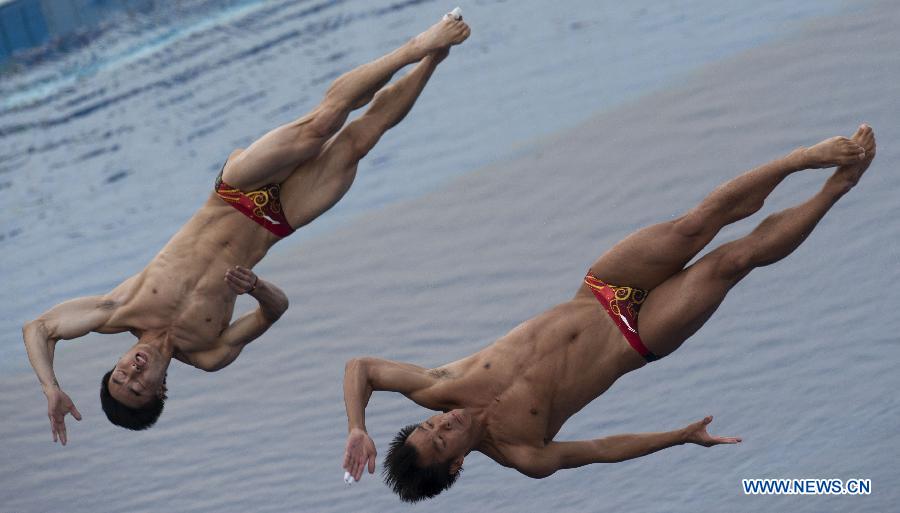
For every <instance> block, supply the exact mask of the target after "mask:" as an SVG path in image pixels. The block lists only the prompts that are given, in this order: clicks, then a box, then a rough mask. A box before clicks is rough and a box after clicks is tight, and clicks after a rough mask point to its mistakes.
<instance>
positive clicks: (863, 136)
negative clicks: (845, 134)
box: [831, 123, 875, 190]
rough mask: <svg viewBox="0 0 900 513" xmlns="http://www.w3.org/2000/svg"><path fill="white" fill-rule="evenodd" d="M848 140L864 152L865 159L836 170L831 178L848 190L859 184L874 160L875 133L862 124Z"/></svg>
mask: <svg viewBox="0 0 900 513" xmlns="http://www.w3.org/2000/svg"><path fill="white" fill-rule="evenodd" d="M850 139H851V140H852V141H853V142H855V143H856V144H858V145H859V146H861V147H862V148H863V150H865V152H866V156H865V158H863V160H862V161H861V162H857V163H855V164H846V165H843V166H841V167H839V168H837V171H835V172H834V174H833V175H832V176H831V180H833V181H838V182H841V183H843V184H844V185H846V186H848V187H847V189H848V190H849V189H850V188H851V187H853V186H854V185H856V184H857V183H858V182H859V179H860V178H861V177H862V175H863V173H865V172H866V169H869V164H871V163H872V160H874V159H875V131H874V130H872V127H870V126H869V125H866V124H865V123H864V124H862V125H859V129H857V130H856V133H855V134H853V137H851V138H850Z"/></svg>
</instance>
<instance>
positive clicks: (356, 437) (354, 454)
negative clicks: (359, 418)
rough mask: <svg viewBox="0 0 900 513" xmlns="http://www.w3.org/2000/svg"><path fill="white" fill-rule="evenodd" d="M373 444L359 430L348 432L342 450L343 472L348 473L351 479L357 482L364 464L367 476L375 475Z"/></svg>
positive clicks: (369, 438) (366, 434) (368, 437)
mask: <svg viewBox="0 0 900 513" xmlns="http://www.w3.org/2000/svg"><path fill="white" fill-rule="evenodd" d="M375 456H376V452H375V442H373V441H372V438H371V437H370V436H369V434H368V433H366V432H365V431H363V430H362V429H359V428H353V429H351V430H350V434H349V435H347V447H346V448H345V449H344V470H346V471H347V472H350V475H351V476H353V479H354V480H356V481H359V478H361V477H362V474H363V469H365V468H366V464H367V463H368V466H369V474H374V473H375Z"/></svg>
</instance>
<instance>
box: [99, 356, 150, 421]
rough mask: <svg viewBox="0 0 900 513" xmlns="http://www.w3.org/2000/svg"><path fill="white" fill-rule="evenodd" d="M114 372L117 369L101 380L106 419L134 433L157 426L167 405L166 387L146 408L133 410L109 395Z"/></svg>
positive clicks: (101, 400) (102, 402)
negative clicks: (110, 378) (110, 380)
mask: <svg viewBox="0 0 900 513" xmlns="http://www.w3.org/2000/svg"><path fill="white" fill-rule="evenodd" d="M113 370H115V367H114V368H113V369H111V370H110V371H109V372H107V373H106V374H104V375H103V379H102V380H100V405H101V406H103V412H104V413H106V418H108V419H109V421H110V422H112V423H113V424H115V425H117V426H121V427H123V428H126V429H131V430H134V431H141V430H144V429H147V428H149V427H151V426H153V424H156V420H157V419H159V416H160V415H161V414H162V411H163V406H165V405H166V392H165V386H164V387H163V392H162V394H160V395H158V396H156V397H155V398H154V399H153V400H152V401H150V403H149V404H147V405H146V406H143V407H141V408H131V407H128V406H125V405H124V404H122V403H121V402H119V401H117V400H116V399H115V398H114V397H113V396H112V394H110V393H109V377H110V376H111V375H112V373H113ZM163 385H165V378H163Z"/></svg>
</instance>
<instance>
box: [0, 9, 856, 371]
mask: <svg viewBox="0 0 900 513" xmlns="http://www.w3.org/2000/svg"><path fill="white" fill-rule="evenodd" d="M738 4H740V5H738ZM165 5H170V6H172V5H174V6H175V7H170V8H169V9H170V10H157V11H155V12H153V13H150V14H147V15H143V16H134V17H132V18H127V17H123V18H117V23H118V25H117V26H115V27H109V28H107V29H105V31H104V32H103V33H102V34H100V35H99V36H98V37H97V39H95V40H93V41H92V42H91V43H90V44H88V45H87V46H85V47H83V48H80V49H78V50H75V51H73V52H72V53H68V54H64V55H60V56H57V57H54V58H52V59H50V60H49V61H47V62H43V63H40V64H34V65H33V67H29V68H25V69H20V70H18V71H17V72H16V73H12V74H6V75H4V76H3V77H2V80H0V102H2V110H0V204H2V205H3V206H4V208H3V209H2V214H0V251H2V254H3V265H2V266H0V282H2V283H3V284H4V287H3V291H2V294H3V301H2V305H0V309H2V310H0V362H2V363H0V365H2V366H3V367H5V368H9V367H15V368H22V366H24V365H26V363H25V360H24V351H23V349H22V347H21V342H20V341H19V329H18V328H19V326H20V325H21V324H22V322H23V321H24V320H26V319H29V318H32V317H34V316H36V315H38V314H39V313H40V312H42V311H44V310H46V309H47V308H49V307H50V306H52V305H53V304H56V303H58V302H59V301H61V300H64V299H67V298H69V297H72V296H74V295H82V294H99V293H103V292H105V291H107V290H109V289H110V288H111V287H113V286H114V285H115V284H117V283H118V282H120V281H121V280H122V279H124V278H126V277H127V276H129V275H131V274H133V273H135V272H138V271H139V270H140V269H141V268H142V266H143V265H144V264H145V263H146V262H147V261H149V260H150V258H152V256H153V255H154V253H155V252H156V251H157V250H158V249H159V248H160V247H161V246H162V245H163V244H164V243H165V241H166V240H167V239H168V237H170V236H171V234H173V233H174V232H175V231H176V230H177V229H178V227H179V226H180V225H181V224H182V223H183V222H184V221H185V220H187V219H188V218H189V217H190V215H191V214H192V212H193V211H194V210H195V209H196V208H197V207H198V205H199V204H200V203H201V202H202V201H203V200H204V199H205V197H206V195H208V193H209V191H210V189H211V186H212V182H213V179H214V177H215V173H216V172H217V171H218V169H219V168H220V167H221V165H222V163H223V161H224V159H225V157H226V156H227V155H228V153H229V152H230V151H231V150H232V149H233V148H235V147H245V146H247V145H248V144H250V143H251V142H252V141H253V140H254V139H255V138H257V137H259V136H260V135H261V134H263V133H264V132H265V131H267V130H269V129H271V128H273V127H275V126H277V125H279V124H281V123H284V122H287V121H290V120H291V119H293V118H295V117H297V116H299V115H302V114H303V113H304V112H307V111H308V110H310V109H311V108H313V107H314V106H315V104H316V103H317V102H318V101H319V99H320V98H321V97H322V94H323V92H324V90H325V89H326V87H327V86H328V83H329V82H330V81H331V80H332V79H334V78H335V77H337V76H338V75H340V74H341V73H343V72H345V71H347V70H349V69H351V68H353V67H355V66H357V65H359V64H362V63H364V62H366V61H369V60H372V59H374V58H376V57H378V56H380V55H382V54H384V53H387V52H388V51H390V50H392V49H393V48H395V47H397V46H398V45H399V44H401V43H402V42H403V41H405V40H406V39H407V38H409V37H411V36H413V35H415V34H416V33H417V32H419V31H421V30H422V29H424V28H426V27H427V26H428V25H430V24H431V23H432V22H434V21H435V20H436V19H437V18H439V16H440V15H441V13H443V12H444V11H445V10H446V9H447V8H448V7H449V6H447V5H445V4H443V3H440V2H435V1H428V0H424V1H404V2H394V1H389V0H378V1H370V0H366V1H362V0H357V1H340V0H332V1H321V0H320V1H316V0H305V1H280V2H264V3H259V2H254V1H229V2H216V1H210V0H194V1H192V2H179V3H176V4H165ZM547 5H548V4H547V3H546V2H540V1H537V0H528V1H517V2H509V1H498V0H481V1H473V2H469V3H463V4H462V7H463V11H464V15H465V17H466V19H467V20H468V21H469V22H470V24H471V26H472V29H473V32H472V37H471V38H470V40H469V41H467V42H466V43H465V44H464V45H462V46H461V47H459V48H455V49H454V50H453V52H452V53H451V55H450V57H449V58H448V59H447V60H446V61H445V62H444V63H443V64H442V65H441V67H440V69H438V71H437V72H436V74H435V76H434V77H433V79H432V80H431V83H430V84H429V85H428V87H427V88H426V90H425V92H424V93H423V95H422V97H421V98H420V100H419V102H418V104H417V105H416V106H415V108H414V109H413V111H412V113H411V114H410V115H409V116H408V117H407V119H406V120H404V122H403V123H402V124H400V125H399V126H398V127H396V128H395V129H393V130H392V131H391V132H390V133H388V134H387V135H386V136H385V137H384V138H383V139H382V141H381V143H380V144H379V146H378V147H377V148H376V149H375V150H374V151H372V152H371V154H370V155H369V156H368V157H367V158H366V159H365V160H364V161H363V162H362V164H361V165H360V169H359V173H358V178H357V181H356V183H355V184H354V186H353V188H352V189H351V191H350V193H349V194H348V195H347V196H346V197H345V198H344V200H342V201H341V203H340V204H339V205H338V206H337V207H336V208H335V209H334V210H333V211H332V212H329V213H328V214H326V215H325V216H323V217H322V218H321V219H319V220H317V221H316V222H315V223H313V224H312V225H311V226H309V227H306V228H304V229H303V230H301V232H300V233H298V234H297V235H295V236H293V237H292V238H291V239H288V240H287V241H285V242H283V243H282V245H296V244H298V243H299V242H300V241H302V240H304V239H305V238H308V237H310V236H316V235H317V234H322V233H326V232H329V231H331V230H332V229H333V228H334V227H335V226H339V225H341V224H343V223H346V222H348V221H350V220H352V219H354V218H356V217H358V216H361V215H365V214H366V213H368V212H373V211H374V210H376V209H379V208H381V207H383V206H385V205H388V204H391V203H394V202H397V201H399V200H402V199H406V198H411V197H415V196H417V195H420V194H422V193H423V192H426V191H430V190H433V189H435V188H436V187H439V186H440V185H441V184H444V183H446V182H447V181H448V180H450V179H452V178H453V177H455V176H459V175H460V174H463V173H466V172H468V171H471V170H473V169H476V168H479V167H481V166H484V165H486V164H488V163H491V162H495V161H497V160H500V159H505V158H508V157H510V156H513V155H516V154H518V153H521V152H528V151H529V149H530V145H531V144H532V141H534V140H535V139H536V138H539V137H541V136H544V135H547V134H550V133H554V132H556V131H559V130H561V129H565V128H568V127H571V126H574V125H576V124H577V123H579V122H581V121H583V120H584V119H586V118H588V117H589V116H591V115H592V114H595V113H597V112H600V111H602V110H604V109H610V108H613V107H615V106H617V105H621V104H623V103H624V102H627V101H629V100H632V99H635V98H637V97H639V96H641V95H643V94H647V93H648V92H651V91H654V90H658V89H661V88H664V87H668V86H672V85H677V84H678V83H679V81H680V80H681V79H682V77H685V76H686V75H687V74H688V73H690V72H691V71H692V70H694V69H697V68H698V67H700V66H703V65H704V64H707V63H710V62H713V61H715V60H717V59H721V58H723V57H726V56H729V55H733V54H735V53H737V52H741V51H742V50H745V49H747V48H751V47H753V46H755V45H759V44H761V43H764V42H766V41H770V40H773V39H774V38H778V37H788V36H789V35H790V34H791V33H792V31H795V30H797V29H799V28H801V27H803V26H804V23H805V22H806V21H807V20H810V19H812V18H814V17H816V16H821V15H826V14H829V13H834V12H837V11H838V10H839V9H840V8H841V6H842V5H843V4H842V3H841V2H839V1H836V0H835V1H799V2H797V1H774V2H753V3H744V2H741V3H733V2H716V1H712V0H694V1H687V2H651V1H641V2H629V3H628V4H627V5H625V4H622V3H620V2H613V1H602V2H598V1H593V0H592V1H588V0H580V1H567V2H561V3H558V4H554V6H553V7H552V8H548V7H547ZM178 6H180V7H178ZM179 9H180V10H179ZM647 121H648V123H652V120H647Z"/></svg>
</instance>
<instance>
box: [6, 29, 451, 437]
mask: <svg viewBox="0 0 900 513" xmlns="http://www.w3.org/2000/svg"><path fill="white" fill-rule="evenodd" d="M452 14H455V13H452ZM468 36H469V27H468V26H467V25H466V23H464V22H463V21H462V19H461V17H460V16H458V15H447V16H445V17H444V18H443V19H442V20H441V21H440V22H438V23H436V24H435V25H433V26H432V27H431V28H429V29H428V30H426V31H425V32H423V33H421V34H419V35H418V36H416V37H414V38H412V39H411V40H410V41H408V42H407V43H406V44H404V45H403V46H401V47H400V48H398V49H396V50H394V51H393V52H391V53H389V54H387V55H385V56H383V57H381V58H379V59H377V60H375V61H373V62H370V63H368V64H365V65H363V66H360V67H358V68H356V69H354V70H352V71H350V72H348V73H346V74H344V75H342V76H341V77H339V78H338V79H337V80H335V81H334V83H332V84H331V86H330V87H329V89H328V91H327V92H326V93H325V98H324V99H323V100H322V102H321V103H320V104H319V105H318V106H317V107H316V108H315V109H313V110H312V112H310V113H309V114H307V115H305V116H303V117H301V118H299V119H297V120H295V121H293V122H291V123H288V124H286V125H283V126H280V127H278V128H276V129H274V130H272V131H270V132H269V133H267V134H265V135H264V136H263V137H261V138H260V139H259V140H257V141H255V142H254V143H253V144H252V145H250V147H248V148H247V149H246V150H235V151H233V152H232V153H231V155H229V157H228V159H227V161H226V163H225V165H224V167H223V169H222V172H221V173H220V174H219V176H218V178H217V180H216V183H215V188H214V191H213V192H212V194H210V196H209V199H207V201H206V203H205V204H204V205H203V206H202V207H201V208H200V210H198V211H197V212H196V213H195V214H194V216H193V217H192V218H191V219H190V220H189V221H188V222H187V224H185V225H184V226H183V227H182V228H181V230H179V231H178V232H177V233H176V234H175V235H174V236H173V237H172V239H171V240H170V241H169V242H168V243H167V244H166V246H165V247H164V248H163V249H162V251H160V252H159V254H157V255H156V257H154V258H153V260H152V261H151V262H150V263H149V264H148V265H147V267H145V268H144V269H143V270H142V271H141V272H140V273H138V274H137V275H135V276H132V277H131V278H129V279H127V280H125V281H124V282H123V283H121V284H120V285H118V286H117V287H115V288H114V289H113V290H112V291H110V292H109V293H107V294H104V295H101V296H91V297H82V298H78V299H72V300H69V301H66V302H64V303H62V304H59V305H57V306H55V307H54V308H52V309H50V310H48V311H47V312H45V313H44V314H42V315H41V316H40V317H38V318H37V319H35V320H33V321H30V322H28V323H27V324H25V326H24V328H23V336H24V340H25V347H26V349H27V352H28V359H29V361H30V362H31V365H32V367H33V368H34V371H35V373H36V374H37V377H38V379H39V381H40V383H41V387H42V388H43V391H44V394H45V395H46V397H47V405H48V411H47V414H48V416H49V418H50V427H51V430H52V433H53V441H54V442H55V441H57V440H59V441H61V442H62V444H63V445H65V444H66V441H67V435H66V425H65V415H66V414H68V413H71V414H72V416H73V417H74V418H75V419H76V420H81V414H80V413H79V412H78V410H77V409H76V408H75V405H74V404H73V403H72V400H71V399H70V398H69V396H68V395H67V394H66V393H65V392H63V390H62V389H61V388H60V385H59V383H58V382H57V379H56V376H55V375H54V372H53V354H54V350H55V347H56V343H57V342H58V341H59V340H68V339H73V338H77V337H81V336H84V335H86V334H87V333H88V332H92V331H93V332H98V333H120V332H125V331H129V332H131V333H132V334H133V335H134V336H135V337H137V339H138V340H137V343H136V344H135V345H134V346H133V347H132V348H131V349H130V350H129V351H128V352H126V353H125V354H124V355H123V356H122V357H121V358H120V359H119V361H118V362H117V363H116V364H115V366H114V367H113V368H112V369H111V370H110V371H109V372H107V373H106V375H105V376H103V379H102V380H101V389H100V397H101V403H102V406H103V409H104V411H105V413H106V415H107V417H108V418H109V420H110V421H111V422H113V423H114V424H117V425H119V426H122V427H125V428H128V429H134V430H140V429H146V428H148V427H150V426H151V425H153V423H155V422H156V420H157V418H158V417H159V415H160V413H161V412H162V408H163V404H164V401H165V398H166V384H165V376H166V369H167V368H168V365H169V362H170V361H171V359H172V358H175V359H176V360H179V361H181V362H184V363H186V364H188V365H192V366H194V367H197V368H199V369H203V370H206V371H217V370H219V369H222V368H223V367H225V366H227V365H229V364H230V363H231V362H232V361H234V359H235V358H237V357H238V355H240V353H241V350H242V349H243V347H244V346H245V345H247V344H248V343H250V342H251V341H253V340H254V339H256V338H257V337H259V336H260V335H262V334H263V333H264V332H265V331H266V330H267V329H268V328H269V326H271V325H272V324H273V323H274V322H275V321H277V320H278V318H279V317H280V316H281V315H282V314H283V313H284V311H285V310H286V309H287V307H288V300H287V297H286V296H285V294H284V293H283V292H282V291H281V290H280V289H279V288H278V287H276V286H275V285H274V284H272V283H270V282H268V281H266V280H263V279H260V278H258V277H257V276H256V275H255V274H254V273H253V272H252V271H251V270H250V269H252V268H253V266H254V265H256V264H257V263H258V262H259V261H260V260H261V259H262V258H263V257H264V256H265V254H266V252H267V251H268V250H269V248H270V247H272V245H274V244H275V243H276V242H278V241H279V240H281V239H282V238H284V237H286V236H288V235H290V234H291V233H292V232H293V231H294V230H296V229H298V228H300V227H302V226H304V225H306V224H308V223H310V222H311V221H312V220H314V219H315V218H317V217H318V216H320V215H321V214H322V213H324V212H325V211H326V210H328V209H329V208H331V207H332V206H333V205H334V204H335V203H337V201H338V200H340V199H341V197H343V196H344V194H345V193H346V192H347V190H348V189H349V188H350V185H351V184H352V183H353V179H354V177H355V176H356V169H357V164H358V162H359V161H360V159H362V158H363V157H364V156H365V155H366V154H367V153H368V152H369V150H371V149H372V147H373V146H375V144H376V143H377V142H378V140H379V138H380V137H381V136H382V135H383V134H384V133H385V132H386V131H387V130H388V129H390V128H391V127H393V126H394V125H396V124H397V123H399V122H400V121H401V120H402V119H403V118H404V117H405V116H406V114H407V113H408V112H409V111H410V109H411V108H412V106H413V104H414V103H415V101H416V99H417V98H418V96H419V94H420V93H421V92H422V90H423V88H424V87H425V84H426V83H427V82H428V79H429V78H430V77H431V75H432V73H433V72H434V70H435V68H436V67H437V65H438V64H439V63H440V62H441V61H442V60H443V59H444V58H445V57H447V55H448V53H449V51H450V46H452V45H457V44H460V43H462V42H463V41H464V40H465V39H466V38H467V37H468ZM413 63H418V64H417V65H416V66H415V67H414V68H413V69H412V70H411V71H410V72H409V73H408V74H407V75H405V76H404V77H403V78H401V79H399V80H398V81H396V82H395V83H394V84H391V85H387V86H385V85H386V84H387V83H388V82H389V81H390V79H391V77H392V76H393V75H394V73H396V72H397V71H398V70H400V69H401V68H403V67H404V66H406V65H409V64H413ZM370 101H371V106H370V107H369V108H368V110H367V111H366V112H365V113H364V114H363V115H362V116H360V117H359V118H358V119H356V120H354V121H352V122H350V123H348V124H347V125H346V126H344V123H345V121H346V120H347V116H348V115H349V114H350V112H351V111H353V110H355V109H358V108H360V107H363V106H364V105H366V104H368V103H369V102H370ZM239 294H250V295H251V296H252V297H253V298H254V299H256V301H258V303H259V307H258V308H257V309H256V310H254V311H252V312H250V313H247V314H246V315H243V316H241V317H239V318H238V319H237V320H236V321H234V322H231V318H232V313H233V309H234V303H235V299H236V297H237V295H239Z"/></svg>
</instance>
